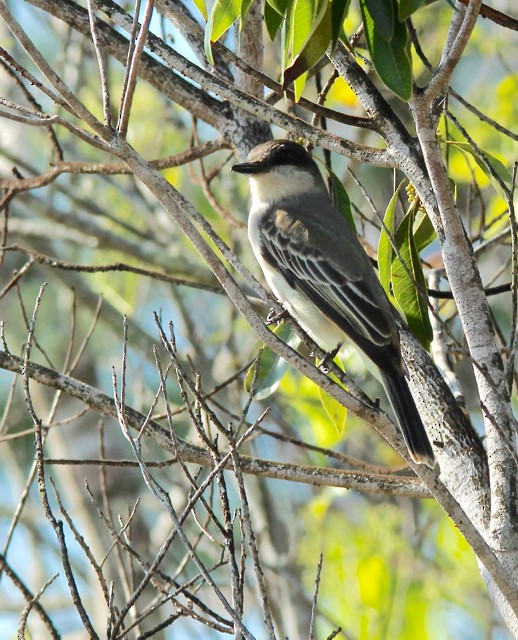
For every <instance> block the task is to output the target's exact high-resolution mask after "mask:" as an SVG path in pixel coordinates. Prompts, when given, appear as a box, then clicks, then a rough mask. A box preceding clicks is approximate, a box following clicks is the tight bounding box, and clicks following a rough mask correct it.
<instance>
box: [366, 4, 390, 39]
mask: <svg viewBox="0 0 518 640" xmlns="http://www.w3.org/2000/svg"><path fill="white" fill-rule="evenodd" d="M362 5H363V6H364V7H365V10H366V11H368V13H369V15H370V16H371V18H372V20H373V22H374V24H375V25H376V30H377V31H378V33H379V34H380V36H381V37H382V38H383V40H385V41H386V42H390V41H391V40H392V37H393V35H394V14H395V6H394V4H393V3H392V0H388V1H387V0H381V2H380V0H360V6H362Z"/></svg>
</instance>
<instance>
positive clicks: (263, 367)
mask: <svg viewBox="0 0 518 640" xmlns="http://www.w3.org/2000/svg"><path fill="white" fill-rule="evenodd" d="M273 333H275V335H276V336H277V337H278V338H280V339H281V340H282V341H283V342H286V344H288V345H289V346H290V347H292V348H293V349H296V348H297V347H298V345H299V343H300V338H299V337H298V335H297V334H296V333H294V332H293V331H292V330H291V329H290V327H289V326H288V325H287V324H285V323H282V324H280V325H277V326H276V327H275V329H274V330H273ZM287 367H288V363H287V362H286V360H284V358H280V357H279V356H278V355H277V354H276V353H274V352H273V351H272V350H271V349H269V348H268V347H265V348H264V350H263V352H262V354H261V356H260V360H259V365H257V364H256V363H254V364H253V365H252V366H251V367H250V368H249V369H248V371H247V373H246V377H245V391H246V392H247V393H250V392H251V391H252V385H253V383H254V376H257V377H256V378H255V395H254V398H255V399H256V400H264V399H265V398H268V397H269V396H271V395H272V393H274V392H275V390H276V389H277V387H278V386H279V384H280V382H281V380H282V377H283V375H284V374H285V372H286V369H287ZM256 371H257V374H256Z"/></svg>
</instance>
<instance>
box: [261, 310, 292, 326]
mask: <svg viewBox="0 0 518 640" xmlns="http://www.w3.org/2000/svg"><path fill="white" fill-rule="evenodd" d="M289 315H290V314H289V313H288V312H287V311H286V309H283V310H282V311H281V312H280V313H277V312H276V311H275V309H273V308H272V309H270V311H269V313H268V315H267V316H266V325H270V324H274V323H275V322H280V321H281V320H284V318H288V317H289Z"/></svg>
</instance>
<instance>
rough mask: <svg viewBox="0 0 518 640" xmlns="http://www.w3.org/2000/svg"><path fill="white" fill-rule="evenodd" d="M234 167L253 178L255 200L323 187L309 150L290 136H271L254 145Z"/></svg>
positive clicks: (272, 199) (290, 194) (275, 199)
mask: <svg viewBox="0 0 518 640" xmlns="http://www.w3.org/2000/svg"><path fill="white" fill-rule="evenodd" d="M232 171H236V172H237V173H244V174H246V175H247V176H248V177H249V178H250V183H251V184H250V186H251V191H252V200H255V201H261V202H266V203H273V202H278V201H279V200H283V199H285V198H289V197H290V196H293V195H297V196H300V195H302V194H304V193H307V192H309V191H315V190H320V189H322V188H323V189H324V190H325V185H324V182H323V180H322V176H321V175H320V171H319V170H318V167H317V165H316V163H315V161H314V160H313V159H312V157H311V156H310V155H309V153H308V152H307V151H306V150H305V149H304V147H302V146H301V145H300V144H297V143H296V142H292V141H291V140H272V141H270V142H265V143H264V144H260V145H259V146H257V147H254V149H252V151H250V153H249V154H248V158H247V161H246V162H242V163H240V164H235V165H234V166H233V167H232Z"/></svg>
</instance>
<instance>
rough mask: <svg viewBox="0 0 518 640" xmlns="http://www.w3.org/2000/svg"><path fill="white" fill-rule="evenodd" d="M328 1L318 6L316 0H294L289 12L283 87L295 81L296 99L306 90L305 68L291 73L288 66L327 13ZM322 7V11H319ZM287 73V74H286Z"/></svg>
mask: <svg viewBox="0 0 518 640" xmlns="http://www.w3.org/2000/svg"><path fill="white" fill-rule="evenodd" d="M326 2H327V0H325V1H324V2H321V4H320V7H318V6H317V3H316V0H294V2H293V5H292V6H291V10H290V12H289V21H288V28H287V33H286V39H285V44H284V65H283V66H284V73H283V81H282V83H283V88H286V87H287V86H288V85H289V84H291V83H292V82H295V86H294V91H295V100H298V99H299V98H300V96H301V94H302V91H303V90H304V86H305V83H306V76H305V75H304V74H305V70H304V69H303V68H300V69H297V70H296V71H295V72H293V73H290V71H288V68H289V67H290V66H291V64H293V63H294V60H295V58H296V56H297V55H298V54H299V53H300V51H301V50H302V48H303V47H304V44H305V42H306V41H307V39H308V37H309V36H310V34H311V32H312V30H313V25H314V24H315V23H316V24H318V23H320V21H321V20H322V17H323V16H324V14H325V10H326ZM318 9H320V11H318ZM286 74H287V75H286Z"/></svg>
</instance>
